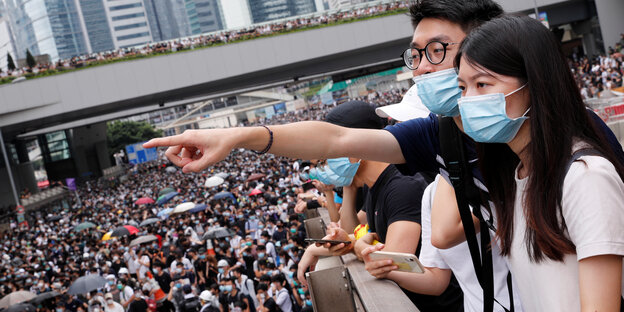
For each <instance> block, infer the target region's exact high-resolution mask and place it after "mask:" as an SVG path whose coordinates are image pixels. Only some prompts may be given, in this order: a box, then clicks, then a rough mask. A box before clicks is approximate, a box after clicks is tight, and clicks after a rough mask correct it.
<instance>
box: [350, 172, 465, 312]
mask: <svg viewBox="0 0 624 312" xmlns="http://www.w3.org/2000/svg"><path fill="white" fill-rule="evenodd" d="M431 180H432V179H431V177H430V176H429V175H428V174H420V173H416V174H415V175H414V176H404V175H402V174H401V173H400V172H399V170H398V169H397V168H396V167H395V166H394V165H389V166H388V167H387V168H386V169H385V170H384V171H383V172H382V173H381V175H379V177H378V178H377V181H375V184H374V185H373V186H372V187H370V189H369V190H368V191H367V192H365V198H364V204H363V208H362V209H365V210H364V211H366V219H367V221H368V226H369V229H370V231H371V232H375V233H377V235H378V236H379V240H380V241H381V242H382V243H385V241H386V234H387V232H388V227H389V226H390V224H392V223H394V222H397V221H411V222H416V223H418V224H420V223H421V202H422V196H423V193H424V191H425V188H426V187H427V185H429V183H430V182H431ZM420 245H421V244H420V240H419V241H418V248H417V250H416V254H417V255H418V254H419V253H420ZM401 289H402V290H403V292H404V293H405V294H406V295H407V297H409V298H410V300H411V301H412V302H413V303H414V304H415V305H416V307H418V309H419V310H420V311H423V312H426V311H463V308H464V300H463V292H462V290H461V288H460V287H459V284H458V283H457V280H456V279H455V277H454V276H453V277H452V278H451V281H450V283H449V286H448V287H447V288H446V290H445V291H444V293H442V294H441V295H440V296H428V295H421V294H417V293H413V292H410V291H408V290H405V289H403V288H401Z"/></svg>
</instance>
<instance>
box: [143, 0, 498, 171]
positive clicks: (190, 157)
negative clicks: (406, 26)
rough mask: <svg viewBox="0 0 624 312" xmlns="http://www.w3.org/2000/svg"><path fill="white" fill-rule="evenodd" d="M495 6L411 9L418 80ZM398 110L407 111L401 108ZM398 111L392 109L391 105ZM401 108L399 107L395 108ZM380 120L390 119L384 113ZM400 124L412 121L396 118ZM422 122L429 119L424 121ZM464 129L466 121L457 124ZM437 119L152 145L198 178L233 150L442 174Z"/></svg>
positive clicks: (296, 126)
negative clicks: (349, 160) (379, 127)
mask: <svg viewBox="0 0 624 312" xmlns="http://www.w3.org/2000/svg"><path fill="white" fill-rule="evenodd" d="M502 13H503V10H502V8H501V7H500V6H499V5H498V4H496V3H495V2H493V1H491V0H467V1H465V0H420V1H417V2H416V3H415V4H414V5H412V6H411V7H410V15H411V17H412V23H413V26H414V36H413V38H412V42H411V44H410V48H409V49H407V50H406V51H405V53H404V54H403V57H404V60H405V61H406V66H408V67H409V68H411V69H412V70H413V73H414V76H419V75H422V74H427V73H433V72H436V71H440V70H444V69H449V68H452V67H453V58H454V57H455V54H456V53H457V49H458V47H459V45H458V43H459V42H461V41H462V40H463V38H464V37H465V36H466V33H467V32H469V31H470V30H471V29H472V28H474V27H476V26H478V25H480V24H481V23H483V22H485V21H487V20H489V19H491V18H494V17H497V16H500V15H501V14H502ZM402 104H405V105H399V106H398V108H401V106H402V107H408V108H409V106H410V104H409V103H402ZM391 106H392V105H391ZM393 107H396V106H393ZM380 114H381V115H383V113H381V112H380ZM393 115H394V116H392V117H393V118H396V119H399V120H409V119H410V118H411V117H415V116H413V115H410V114H407V113H405V112H402V111H401V110H400V109H399V111H398V113H394V112H393ZM421 117H422V116H421ZM455 120H456V122H457V123H458V124H461V119H459V117H457V118H455ZM437 132H438V123H437V118H436V116H435V115H434V114H429V115H428V116H427V117H425V118H417V119H412V120H409V121H406V122H403V123H401V124H398V125H396V126H393V127H388V128H386V129H385V130H371V129H350V128H345V127H340V126H336V125H332V124H329V123H325V122H318V121H304V122H297V123H292V124H287V125H279V126H270V127H266V126H261V127H244V128H229V129H207V130H187V131H185V132H184V133H183V134H180V135H175V136H171V137H165V138H158V139H153V140H151V141H149V142H148V143H146V144H145V145H144V146H145V147H156V146H169V149H168V150H167V152H166V155H167V157H168V158H169V159H170V160H171V161H172V162H173V163H174V164H176V165H177V166H180V167H182V168H183V172H198V171H201V170H203V169H205V168H207V167H208V166H210V165H212V164H214V163H216V162H218V161H220V160H222V159H224V158H225V157H226V156H227V155H228V154H229V153H230V151H231V150H232V149H234V148H246V149H251V150H255V151H258V153H266V152H270V153H272V154H276V155H281V156H287V157H292V158H301V159H327V158H338V157H344V156H348V157H353V158H360V159H369V160H376V161H381V162H387V163H392V164H402V166H400V167H402V168H404V169H405V170H403V171H404V172H408V173H411V172H419V171H435V170H438V168H440V167H441V166H442V165H441V163H439V162H438V161H436V156H437V154H438V151H439V146H438V145H439V144H438V135H437Z"/></svg>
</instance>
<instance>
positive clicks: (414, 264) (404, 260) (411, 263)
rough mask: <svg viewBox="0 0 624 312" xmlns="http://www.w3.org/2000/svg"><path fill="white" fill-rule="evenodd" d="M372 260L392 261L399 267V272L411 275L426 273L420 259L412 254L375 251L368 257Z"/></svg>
mask: <svg viewBox="0 0 624 312" xmlns="http://www.w3.org/2000/svg"><path fill="white" fill-rule="evenodd" d="M368 256H369V257H370V259H371V260H392V262H393V263H392V264H393V265H396V266H397V267H398V269H397V271H401V272H411V273H425V267H424V266H423V265H422V264H421V263H420V261H419V260H418V257H416V256H415V255H412V254H408V253H403V252H392V251H375V252H373V253H371V254H369V255H368Z"/></svg>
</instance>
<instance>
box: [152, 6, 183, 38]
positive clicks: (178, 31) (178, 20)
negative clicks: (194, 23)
mask: <svg viewBox="0 0 624 312" xmlns="http://www.w3.org/2000/svg"><path fill="white" fill-rule="evenodd" d="M143 1H144V4H145V11H146V13H147V16H148V20H149V25H150V29H151V31H152V38H153V39H154V41H163V40H169V39H174V38H180V37H186V36H189V35H191V28H190V25H189V19H188V16H187V14H186V1H185V0H168V1H162V0H143Z"/></svg>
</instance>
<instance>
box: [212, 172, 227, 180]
mask: <svg viewBox="0 0 624 312" xmlns="http://www.w3.org/2000/svg"><path fill="white" fill-rule="evenodd" d="M215 176H216V177H220V178H222V179H227V177H229V176H230V175H229V174H228V173H225V172H219V173H217V174H215Z"/></svg>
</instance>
